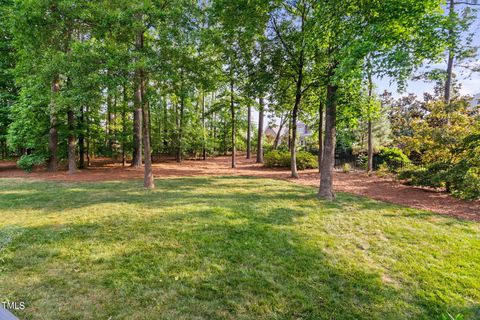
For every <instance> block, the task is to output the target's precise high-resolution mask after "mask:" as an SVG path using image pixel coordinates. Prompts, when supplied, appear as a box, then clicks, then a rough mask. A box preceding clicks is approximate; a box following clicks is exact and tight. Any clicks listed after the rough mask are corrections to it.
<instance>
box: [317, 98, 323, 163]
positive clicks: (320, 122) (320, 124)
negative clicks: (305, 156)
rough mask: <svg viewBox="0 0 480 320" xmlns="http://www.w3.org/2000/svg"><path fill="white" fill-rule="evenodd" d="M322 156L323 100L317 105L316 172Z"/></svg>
mask: <svg viewBox="0 0 480 320" xmlns="http://www.w3.org/2000/svg"><path fill="white" fill-rule="evenodd" d="M322 158H323V101H321V100H320V104H319V105H318V172H320V171H321V170H320V167H321V166H320V164H321V163H322Z"/></svg>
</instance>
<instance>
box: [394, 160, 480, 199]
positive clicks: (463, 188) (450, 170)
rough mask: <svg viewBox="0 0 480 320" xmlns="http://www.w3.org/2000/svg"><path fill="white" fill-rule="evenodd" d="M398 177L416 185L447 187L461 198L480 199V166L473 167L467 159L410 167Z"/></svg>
mask: <svg viewBox="0 0 480 320" xmlns="http://www.w3.org/2000/svg"><path fill="white" fill-rule="evenodd" d="M398 177H399V178H400V179H403V180H407V181H408V183H409V184H411V185H414V186H422V187H432V188H445V189H446V190H447V191H448V192H451V193H452V195H454V196H455V197H457V198H460V199H466V200H475V199H480V168H479V167H471V166H469V165H468V163H467V162H466V161H462V162H460V163H459V164H457V165H454V166H452V165H450V164H448V163H444V162H437V163H433V164H431V165H429V166H427V167H425V168H419V167H408V168H405V169H403V170H401V171H400V172H399V174H398Z"/></svg>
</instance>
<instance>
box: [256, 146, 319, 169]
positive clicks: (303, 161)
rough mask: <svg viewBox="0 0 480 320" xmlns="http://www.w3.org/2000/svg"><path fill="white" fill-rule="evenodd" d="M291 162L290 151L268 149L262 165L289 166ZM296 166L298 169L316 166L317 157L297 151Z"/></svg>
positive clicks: (270, 166) (271, 166) (272, 166)
mask: <svg viewBox="0 0 480 320" xmlns="http://www.w3.org/2000/svg"><path fill="white" fill-rule="evenodd" d="M290 163H291V159H290V152H288V151H278V150H274V151H269V152H267V153H265V156H264V165H265V167H267V168H289V167H290ZM297 168H298V169H299V170H305V169H314V168H318V161H317V158H316V157H315V156H314V155H312V154H311V153H309V152H305V151H300V152H297Z"/></svg>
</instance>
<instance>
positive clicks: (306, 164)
mask: <svg viewBox="0 0 480 320" xmlns="http://www.w3.org/2000/svg"><path fill="white" fill-rule="evenodd" d="M288 158H289V160H290V155H289V157H288ZM297 168H298V169H299V170H305V169H316V168H318V159H317V156H314V155H313V154H311V153H310V152H305V151H300V152H298V153H297Z"/></svg>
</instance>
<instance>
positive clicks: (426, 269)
mask: <svg viewBox="0 0 480 320" xmlns="http://www.w3.org/2000/svg"><path fill="white" fill-rule="evenodd" d="M156 184H157V188H156V189H155V190H154V191H145V190H143V189H142V187H141V186H142V182H141V181H124V182H104V183H60V182H34V181H27V180H15V179H7V180H0V301H4V300H9V301H24V302H25V304H26V309H25V310H24V311H17V312H15V313H16V314H17V316H19V317H20V318H21V319H105V320H106V319H440V318H441V315H442V314H443V313H445V312H447V311H448V312H450V313H451V314H456V313H462V314H463V315H464V316H465V319H479V318H480V224H478V223H473V222H466V221H460V220H455V219H452V218H448V217H443V216H439V215H435V214H431V213H428V212H423V211H419V210H415V209H409V208H404V207H400V206H395V205H390V204H386V203H381V202H376V201H372V200H368V199H365V198H360V197H356V196H352V195H347V194H340V195H339V197H338V199H337V200H336V201H335V202H333V203H329V202H323V201H319V200H317V199H316V196H315V194H316V190H315V189H313V188H309V187H302V186H298V185H295V184H292V183H289V182H282V181H274V180H268V179H258V178H229V177H223V178H184V179H170V180H157V181H156Z"/></svg>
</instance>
